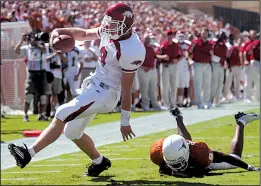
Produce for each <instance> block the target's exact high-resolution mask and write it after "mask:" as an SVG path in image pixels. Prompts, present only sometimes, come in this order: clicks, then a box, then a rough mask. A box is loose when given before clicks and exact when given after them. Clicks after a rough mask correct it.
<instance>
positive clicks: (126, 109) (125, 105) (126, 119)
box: [121, 71, 135, 141]
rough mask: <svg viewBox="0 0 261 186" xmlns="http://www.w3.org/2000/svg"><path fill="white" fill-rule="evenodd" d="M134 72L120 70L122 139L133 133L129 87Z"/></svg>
mask: <svg viewBox="0 0 261 186" xmlns="http://www.w3.org/2000/svg"><path fill="white" fill-rule="evenodd" d="M134 76H135V73H128V72H124V71H123V72H122V78H121V86H122V96H121V97H122V98H121V133H122V138H123V140H124V141H126V140H129V138H130V139H132V136H135V134H134V133H133V132H132V129H131V126H130V110H131V88H132V84H133V80H134Z"/></svg>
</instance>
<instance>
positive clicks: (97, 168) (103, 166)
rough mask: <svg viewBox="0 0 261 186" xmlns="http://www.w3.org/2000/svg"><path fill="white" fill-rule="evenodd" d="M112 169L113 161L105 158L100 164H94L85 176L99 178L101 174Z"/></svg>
mask: <svg viewBox="0 0 261 186" xmlns="http://www.w3.org/2000/svg"><path fill="white" fill-rule="evenodd" d="M110 167H111V161H110V160H109V159H108V158H106V157H103V159H102V162H101V163H100V164H94V163H92V164H91V165H90V166H89V167H87V168H88V171H87V172H85V173H84V176H91V177H97V176H99V174H100V173H101V172H103V171H105V170H107V169H108V168H110Z"/></svg>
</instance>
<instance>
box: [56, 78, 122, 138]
mask: <svg viewBox="0 0 261 186" xmlns="http://www.w3.org/2000/svg"><path fill="white" fill-rule="evenodd" d="M100 83H101V82H100ZM100 83H96V84H95V83H94V82H93V81H91V82H90V83H89V84H88V86H87V87H86V89H84V90H83V93H82V94H80V95H79V96H77V97H76V98H74V99H73V100H71V101H70V102H68V103H65V104H63V105H61V106H59V107H58V108H57V111H56V114H55V117H56V118H57V119H59V120H61V121H63V122H64V123H66V125H65V129H64V134H65V136H66V137H67V138H69V139H72V140H73V139H80V138H81V137H82V135H83V132H84V129H85V128H86V127H87V125H88V124H89V123H90V122H91V121H92V120H93V118H94V117H95V115H96V114H97V113H108V112H110V111H112V110H113V109H114V108H115V107H116V105H117V103H118V101H119V99H120V91H118V90H115V89H112V88H109V89H107V90H106V89H103V88H102V87H101V86H100Z"/></svg>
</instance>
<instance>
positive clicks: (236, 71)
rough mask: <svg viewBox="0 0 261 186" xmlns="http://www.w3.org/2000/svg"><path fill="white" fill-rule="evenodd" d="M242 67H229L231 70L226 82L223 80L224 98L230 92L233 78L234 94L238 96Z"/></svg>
mask: <svg viewBox="0 0 261 186" xmlns="http://www.w3.org/2000/svg"><path fill="white" fill-rule="evenodd" d="M242 71H243V69H242V67H240V66H233V67H231V72H229V74H228V76H227V78H226V82H225V88H224V95H225V97H226V98H228V96H229V95H230V94H231V85H232V81H233V80H234V86H235V96H236V98H237V99H239V98H240V84H241V82H240V81H241V80H242V76H243V74H242Z"/></svg>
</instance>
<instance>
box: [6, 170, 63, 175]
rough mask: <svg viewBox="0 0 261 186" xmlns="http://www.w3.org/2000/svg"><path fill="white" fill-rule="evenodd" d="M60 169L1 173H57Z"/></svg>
mask: <svg viewBox="0 0 261 186" xmlns="http://www.w3.org/2000/svg"><path fill="white" fill-rule="evenodd" d="M59 172H61V171H59V170H54V171H21V172H2V173H1V174H37V173H41V174H44V173H59Z"/></svg>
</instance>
